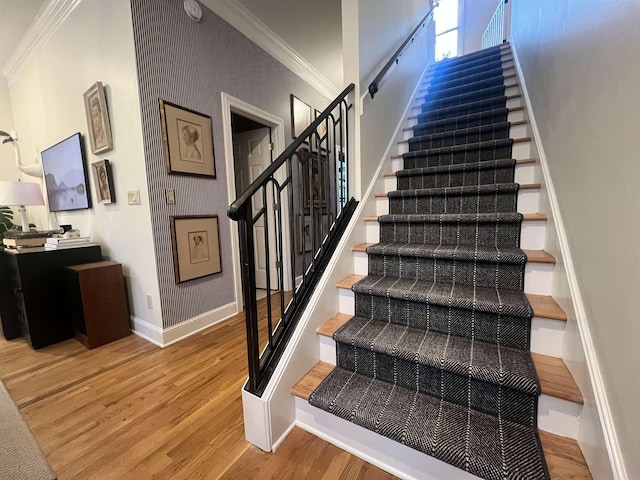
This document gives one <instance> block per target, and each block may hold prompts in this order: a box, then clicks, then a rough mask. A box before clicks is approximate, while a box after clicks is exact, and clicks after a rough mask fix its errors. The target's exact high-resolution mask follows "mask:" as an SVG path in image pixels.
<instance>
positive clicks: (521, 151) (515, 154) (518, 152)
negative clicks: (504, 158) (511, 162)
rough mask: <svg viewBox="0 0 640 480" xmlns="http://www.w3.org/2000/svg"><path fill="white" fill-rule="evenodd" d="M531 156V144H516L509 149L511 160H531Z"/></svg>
mask: <svg viewBox="0 0 640 480" xmlns="http://www.w3.org/2000/svg"><path fill="white" fill-rule="evenodd" d="M521 138H522V137H521ZM532 156H533V155H531V142H518V143H514V144H513V147H512V148H511V158H515V159H516V160H526V159H527V158H532Z"/></svg>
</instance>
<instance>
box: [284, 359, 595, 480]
mask: <svg viewBox="0 0 640 480" xmlns="http://www.w3.org/2000/svg"><path fill="white" fill-rule="evenodd" d="M333 368H334V367H333V365H330V364H328V363H324V362H318V363H317V364H316V366H315V367H313V368H312V369H311V370H309V372H308V373H307V374H306V375H305V376H304V377H302V378H301V379H300V380H299V381H298V383H296V384H295V385H294V387H293V388H292V389H291V393H292V394H293V395H295V396H296V397H299V398H302V399H303V400H307V401H308V400H309V397H310V396H311V393H313V391H314V390H315V389H316V388H317V387H318V385H320V383H321V382H322V380H324V379H325V377H326V376H327V375H329V373H330V372H331V370H333ZM538 433H539V435H540V443H541V444H542V450H543V452H544V456H545V459H546V461H547V466H548V467H549V473H550V474H551V480H578V479H580V480H591V478H592V477H591V473H590V472H589V467H587V463H586V461H585V459H584V456H583V455H582V451H581V450H580V446H579V445H578V442H576V441H575V440H572V439H570V438H566V437H561V436H560V435H555V434H553V433H549V432H545V431H542V430H538Z"/></svg>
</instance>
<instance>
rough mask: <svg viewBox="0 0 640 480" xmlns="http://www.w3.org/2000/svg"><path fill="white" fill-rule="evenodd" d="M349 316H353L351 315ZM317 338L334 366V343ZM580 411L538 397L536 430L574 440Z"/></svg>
mask: <svg viewBox="0 0 640 480" xmlns="http://www.w3.org/2000/svg"><path fill="white" fill-rule="evenodd" d="M342 313H346V312H342ZM349 314H350V315H353V313H349ZM318 337H319V342H320V360H321V361H323V362H327V363H329V364H331V365H335V364H336V354H335V341H334V340H333V338H330V337H327V336H323V335H318ZM532 351H533V350H532ZM536 353H539V352H536ZM581 411H582V405H580V404H579V403H575V402H570V401H568V400H563V399H561V398H556V397H551V396H549V395H544V394H543V395H540V397H539V399H538V428H540V429H541V430H544V431H547V432H551V433H555V434H556V435H562V436H564V437H569V438H573V439H575V438H577V435H578V421H579V418H580V412H581Z"/></svg>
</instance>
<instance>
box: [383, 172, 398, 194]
mask: <svg viewBox="0 0 640 480" xmlns="http://www.w3.org/2000/svg"><path fill="white" fill-rule="evenodd" d="M394 172H397V170H394ZM397 189H398V178H397V177H395V176H394V177H384V191H385V193H389V192H393V191H394V190H397Z"/></svg>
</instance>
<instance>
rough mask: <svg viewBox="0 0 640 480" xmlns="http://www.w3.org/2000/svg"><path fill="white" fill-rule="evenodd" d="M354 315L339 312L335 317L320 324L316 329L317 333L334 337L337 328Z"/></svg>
mask: <svg viewBox="0 0 640 480" xmlns="http://www.w3.org/2000/svg"><path fill="white" fill-rule="evenodd" d="M352 317H353V316H352V315H347V314H346V313H338V314H337V315H336V316H335V317H333V318H330V319H329V320H327V321H326V322H324V323H323V324H322V325H320V326H319V327H318V329H317V330H316V333H317V334H318V335H323V336H325V337H333V334H334V333H335V332H336V330H338V329H339V328H340V327H341V326H342V325H344V324H345V323H347V322H348V321H349V320H350V319H351V318H352Z"/></svg>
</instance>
